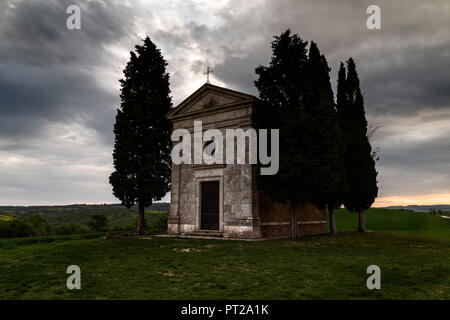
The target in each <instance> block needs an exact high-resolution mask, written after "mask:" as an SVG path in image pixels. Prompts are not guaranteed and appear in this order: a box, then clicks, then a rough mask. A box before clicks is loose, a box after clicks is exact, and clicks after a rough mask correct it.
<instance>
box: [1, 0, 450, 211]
mask: <svg viewBox="0 0 450 320" xmlns="http://www.w3.org/2000/svg"><path fill="white" fill-rule="evenodd" d="M72 4H76V5H79V7H80V8H81V30H68V29H67V27H66V19H67V17H68V14H67V13H66V10H67V7H68V6H69V5H72ZM370 4H376V5H379V6H380V8H381V24H382V28H381V30H368V29H367V27H366V19H367V17H368V16H369V15H368V14H367V13H366V9H367V7H368V6H369V5H370ZM287 28H291V29H292V30H293V31H294V32H296V33H298V34H300V35H301V37H302V38H304V39H305V40H314V41H315V42H317V43H318V45H319V48H320V49H321V51H322V52H323V53H324V54H325V55H326V56H327V59H328V62H329V64H330V67H331V68H332V71H331V76H332V84H333V87H334V88H335V86H336V71H337V68H338V64H339V61H342V60H346V59H347V58H348V57H349V56H352V57H353V58H354V59H355V61H356V63H357V69H358V72H359V76H360V80H361V86H362V89H363V94H364V97H365V103H366V112H367V117H368V120H369V122H370V123H371V124H372V125H373V126H374V127H377V126H382V127H381V128H380V129H378V131H377V133H376V135H375V137H374V139H373V145H374V146H376V147H379V148H380V156H381V159H380V160H379V162H378V164H377V168H378V170H379V180H380V183H379V186H380V192H379V198H378V200H377V202H376V205H378V206H384V205H395V204H438V203H450V2H449V1H448V0H428V1H421V0H417V1H413V0H396V1H391V0H390V1H351V0H341V1H336V0H326V1H322V0H314V1H313V0H304V1H300V0H280V1H272V0H257V1H238V0H236V1H235V0H231V1H211V0H197V1H184V0H178V1H170V0H165V1H147V0H136V1H133V0H128V1H124V0H108V1H106V0H105V1H101V0H92V1H86V0H80V1H77V0H33V1H29V0H2V1H1V2H0V205H32V204H69V203H103V202H117V199H115V198H114V197H113V196H112V194H111V187H110V186H109V184H108V176H109V174H110V173H111V172H112V158H111V152H112V145H113V139H114V136H113V133H112V128H113V124H114V116H115V112H116V109H117V107H118V106H119V104H120V101H119V89H120V87H119V82H118V80H119V79H120V78H121V76H122V70H123V68H124V67H125V65H126V62H127V60H128V57H129V51H130V50H133V48H134V45H135V44H138V43H140V39H142V38H143V37H144V36H146V35H148V36H150V37H151V39H152V40H153V41H154V42H155V43H156V44H157V46H158V47H159V48H161V51H162V53H163V55H164V57H165V58H166V60H167V61H168V63H169V66H168V71H169V72H170V75H171V90H172V97H173V102H174V104H175V105H176V104H177V103H178V102H180V101H181V100H183V99H184V98H185V97H187V96H188V95H189V94H190V93H192V92H193V91H194V90H196V89H197V88H198V87H200V86H201V85H202V84H203V83H204V82H205V76H204V75H203V74H202V73H203V71H204V69H205V68H206V65H210V66H211V67H212V68H213V69H214V74H213V76H212V83H214V84H216V85H220V86H226V87H229V88H232V89H236V90H241V91H243V92H247V93H251V94H255V95H257V91H256V90H255V88H254V86H253V80H255V73H254V69H255V67H257V66H258V65H260V64H267V63H268V62H269V60H270V55H271V50H270V41H271V40H272V36H274V35H278V34H280V33H281V32H282V31H284V30H285V29H287ZM166 199H167V198H166Z"/></svg>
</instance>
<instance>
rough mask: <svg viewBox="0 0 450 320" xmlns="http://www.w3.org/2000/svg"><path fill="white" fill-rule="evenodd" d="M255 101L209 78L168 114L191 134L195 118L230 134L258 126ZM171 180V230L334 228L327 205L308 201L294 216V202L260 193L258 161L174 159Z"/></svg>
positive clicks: (281, 232)
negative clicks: (189, 161) (329, 222)
mask: <svg viewBox="0 0 450 320" xmlns="http://www.w3.org/2000/svg"><path fill="white" fill-rule="evenodd" d="M255 101H257V98H256V97H254V96H252V95H249V94H246V93H242V92H238V91H234V90H230V89H227V88H222V87H218V86H215V85H212V84H209V83H205V84H204V85H203V86H202V87H200V88H199V89H198V90H197V91H195V92H194V93H193V94H191V95H190V96H189V97H188V98H186V99H185V100H184V101H182V102H181V103H180V104H179V105H178V106H177V107H176V108H173V109H172V110H171V111H170V112H169V113H168V114H167V118H168V119H170V120H171V121H172V123H173V129H174V130H175V129H186V130H188V131H189V132H190V133H191V136H193V135H194V134H193V132H194V121H198V120H201V121H202V130H203V131H205V130H207V129H218V130H220V131H221V132H222V134H223V136H224V137H225V130H226V129H236V128H241V129H243V130H247V129H249V128H251V127H252V111H253V108H254V103H255ZM191 146H192V148H193V147H194V142H193V141H192V143H191ZM204 147H206V145H205V146H204ZM224 150H225V147H224ZM299 183H301V181H299ZM171 185H172V189H171V203H170V215H169V219H168V234H171V235H186V236H205V235H213V236H216V237H229V238H250V239H256V238H284V237H291V236H303V235H311V234H319V233H326V232H328V231H327V226H326V225H327V219H326V214H325V211H324V210H318V209H317V208H316V207H315V206H313V205H305V206H302V207H299V208H298V209H297V210H296V213H295V215H294V216H292V215H291V210H290V207H289V204H283V203H278V202H273V201H271V200H270V199H268V198H267V197H265V196H264V195H263V194H262V193H261V192H259V191H258V190H257V188H256V166H255V165H253V164H249V163H248V161H247V162H246V164H225V161H224V163H223V164H204V163H203V164H184V163H183V164H178V165H176V164H172V177H171Z"/></svg>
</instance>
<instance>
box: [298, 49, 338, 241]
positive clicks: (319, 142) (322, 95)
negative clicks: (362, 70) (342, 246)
mask: <svg viewBox="0 0 450 320" xmlns="http://www.w3.org/2000/svg"><path fill="white" fill-rule="evenodd" d="M329 72H330V68H329V66H328V63H327V60H326V58H325V56H324V55H322V54H321V53H320V51H319V48H318V47H317V45H316V43H314V42H311V46H310V49H309V56H308V68H307V76H308V82H307V83H308V90H307V91H306V96H305V110H307V112H306V114H307V115H308V116H309V117H310V118H309V119H308V123H309V125H308V126H307V128H308V129H309V130H310V132H308V135H310V136H311V140H312V141H311V144H310V146H309V150H310V155H309V156H310V161H311V162H312V163H313V164H314V166H313V168H312V169H313V170H314V171H313V174H314V179H313V180H312V183H313V184H312V188H313V189H312V190H313V192H312V198H311V199H310V201H311V203H313V204H315V205H316V206H318V207H319V208H320V209H325V208H326V207H327V208H328V212H329V220H330V232H331V233H332V234H336V232H337V231H336V224H335V220H334V209H335V208H338V207H340V205H341V204H342V200H343V190H344V178H345V167H344V161H343V146H342V137H341V132H340V128H339V121H338V115H337V110H336V105H335V103H334V95H333V90H332V89H331V83H330V75H329Z"/></svg>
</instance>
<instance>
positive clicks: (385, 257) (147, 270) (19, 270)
mask: <svg viewBox="0 0 450 320" xmlns="http://www.w3.org/2000/svg"><path fill="white" fill-rule="evenodd" d="M378 213H380V215H377V214H378ZM346 214H347V213H346V212H343V211H342V212H338V213H337V214H336V217H337V224H338V228H340V230H344V229H352V228H353V227H354V226H356V224H355V221H356V220H355V218H357V217H356V215H350V214H348V216H346ZM389 214H391V215H393V216H392V217H391V216H389V217H384V216H383V215H389ZM429 218H433V219H431V220H429V223H428V224H420V225H418V222H417V221H421V220H420V219H425V220H426V221H428V219H429ZM434 218H437V219H440V220H434ZM417 219H419V220H417ZM367 220H368V221H367V223H368V227H369V229H373V230H383V231H375V232H368V233H365V234H358V233H356V232H353V231H345V232H340V233H339V234H338V235H337V236H329V235H325V236H315V237H305V238H300V239H298V240H270V241H257V242H248V241H227V240H212V239H211V240H204V239H179V238H160V237H152V238H146V239H140V238H119V239H105V237H104V235H102V234H90V235H88V234H87V235H74V236H54V237H41V238H39V237H32V238H17V239H0V298H1V299H450V272H449V271H450V240H449V237H448V232H449V231H448V229H447V230H446V229H445V228H446V227H447V228H448V227H449V225H448V224H447V220H448V219H444V218H440V217H434V216H431V215H428V216H427V215H426V214H423V215H422V214H420V213H417V216H416V215H414V214H413V213H411V216H410V213H405V212H398V211H390V212H384V211H379V209H374V210H371V211H370V212H369V213H368V214H367ZM442 221H444V222H442ZM441 222H442V223H443V224H441ZM412 228H416V232H414V231H413V229H412ZM413 233H417V235H416V234H413ZM71 264H76V265H79V266H80V268H81V286H82V289H81V290H73V291H70V290H68V289H67V287H66V279H67V277H68V275H67V274H66V273H65V272H66V268H67V266H69V265H71ZM372 264H376V265H378V266H380V268H381V290H368V289H367V287H366V279H367V277H368V275H367V274H366V268H367V267H368V266H369V265H372Z"/></svg>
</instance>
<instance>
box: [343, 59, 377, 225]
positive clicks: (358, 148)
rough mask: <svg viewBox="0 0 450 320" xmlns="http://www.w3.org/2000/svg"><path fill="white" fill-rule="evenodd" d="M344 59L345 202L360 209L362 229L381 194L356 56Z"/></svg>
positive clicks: (347, 206) (350, 206)
mask: <svg viewBox="0 0 450 320" xmlns="http://www.w3.org/2000/svg"><path fill="white" fill-rule="evenodd" d="M347 69H348V70H347V72H346V70H345V67H344V65H343V63H341V65H340V69H339V74H338V92H337V108H338V113H339V117H340V124H341V128H342V132H343V137H344V143H345V157H344V158H345V166H346V176H347V180H346V195H345V198H344V206H345V208H346V209H347V210H349V211H352V212H358V214H359V219H358V231H361V232H364V231H365V211H366V210H367V209H369V208H370V206H371V205H372V203H373V202H374V201H375V198H376V197H377V195H378V187H377V174H378V173H377V171H376V169H375V160H374V159H373V154H372V147H371V145H370V142H369V139H368V137H367V120H366V116H365V111H364V99H363V96H362V94H361V89H360V87H359V79H358V73H357V72H356V66H355V62H354V61H353V59H352V58H350V59H349V60H348V61H347Z"/></svg>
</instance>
